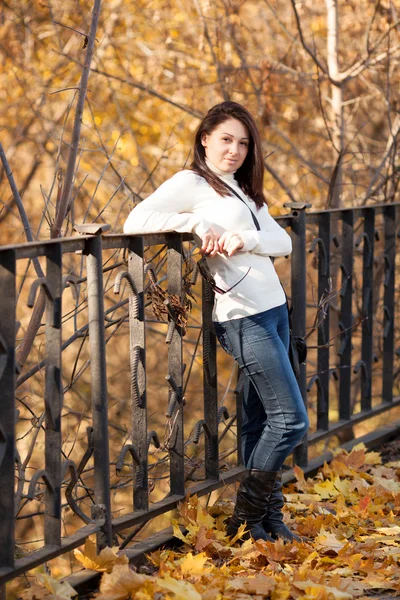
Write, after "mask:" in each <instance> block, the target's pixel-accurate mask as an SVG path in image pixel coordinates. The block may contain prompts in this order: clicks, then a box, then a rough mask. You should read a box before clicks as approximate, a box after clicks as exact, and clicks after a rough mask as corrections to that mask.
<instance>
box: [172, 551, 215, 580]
mask: <svg viewBox="0 0 400 600" xmlns="http://www.w3.org/2000/svg"><path fill="white" fill-rule="evenodd" d="M208 561H209V557H208V556H207V555H206V554H205V553H204V552H202V553H201V554H197V555H193V554H192V553H191V552H189V553H188V554H186V556H185V557H184V558H182V559H181V560H178V561H176V562H175V564H176V565H179V566H180V569H181V573H182V575H189V576H190V575H197V574H199V573H205V572H206V569H205V568H204V567H205V564H206V562H208ZM211 568H212V567H210V565H208V569H207V570H208V571H210V570H211Z"/></svg>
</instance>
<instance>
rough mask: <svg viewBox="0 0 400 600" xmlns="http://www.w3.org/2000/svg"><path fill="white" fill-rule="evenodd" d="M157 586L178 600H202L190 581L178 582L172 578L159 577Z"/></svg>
mask: <svg viewBox="0 0 400 600" xmlns="http://www.w3.org/2000/svg"><path fill="white" fill-rule="evenodd" d="M156 582H157V585H159V586H160V587H161V588H165V589H167V590H169V591H170V592H172V593H173V594H174V595H175V598H177V600H201V595H200V594H199V592H198V591H197V590H196V588H195V587H194V586H193V585H192V584H191V583H190V582H189V581H177V580H176V579H173V578H172V577H168V576H166V577H163V578H162V579H161V578H160V577H157V579H156Z"/></svg>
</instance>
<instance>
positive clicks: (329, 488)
mask: <svg viewBox="0 0 400 600" xmlns="http://www.w3.org/2000/svg"><path fill="white" fill-rule="evenodd" d="M314 490H315V491H316V492H317V494H319V495H320V497H321V498H322V500H327V499H328V498H334V497H335V496H337V495H338V494H339V492H338V490H337V489H336V487H335V485H334V483H333V481H331V480H327V481H322V482H321V483H315V484H314Z"/></svg>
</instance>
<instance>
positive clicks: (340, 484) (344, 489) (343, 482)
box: [334, 477, 350, 498]
mask: <svg viewBox="0 0 400 600" xmlns="http://www.w3.org/2000/svg"><path fill="white" fill-rule="evenodd" d="M334 485H335V488H336V489H337V490H339V492H340V493H341V494H343V496H344V497H345V498H347V496H348V495H349V493H350V489H349V485H350V481H349V480H348V479H340V477H335V480H334Z"/></svg>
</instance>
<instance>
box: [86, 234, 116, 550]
mask: <svg viewBox="0 0 400 600" xmlns="http://www.w3.org/2000/svg"><path fill="white" fill-rule="evenodd" d="M85 253H86V254H87V261H86V264H87V288H88V310H89V340H90V358H91V362H90V368H91V388H92V389H91V391H92V423H93V441H94V451H93V457H94V491H95V502H96V505H95V506H94V507H93V509H94V510H93V516H94V517H95V518H103V519H104V520H105V521H104V525H103V527H102V532H101V533H100V534H98V536H97V545H98V547H99V548H102V547H104V546H106V545H107V546H111V545H112V534H111V500H110V466H109V465H110V460H109V445H108V399H107V369H106V345H105V332H104V300H103V265H102V238H101V236H100V235H95V236H93V238H91V239H90V240H87V242H86V244H85Z"/></svg>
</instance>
